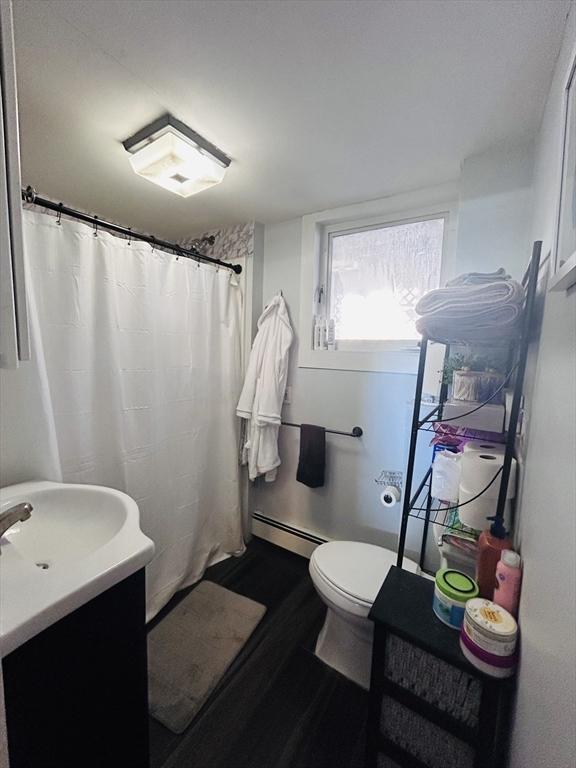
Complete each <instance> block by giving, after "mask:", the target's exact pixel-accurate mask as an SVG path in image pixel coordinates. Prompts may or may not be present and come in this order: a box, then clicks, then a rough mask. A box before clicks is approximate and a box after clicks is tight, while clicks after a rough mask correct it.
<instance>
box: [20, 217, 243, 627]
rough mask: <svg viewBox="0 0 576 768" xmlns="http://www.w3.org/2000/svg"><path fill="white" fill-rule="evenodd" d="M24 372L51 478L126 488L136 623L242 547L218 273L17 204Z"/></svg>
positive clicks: (228, 307) (235, 378) (231, 327)
mask: <svg viewBox="0 0 576 768" xmlns="http://www.w3.org/2000/svg"><path fill="white" fill-rule="evenodd" d="M24 230H25V253H26V262H27V279H28V293H29V305H30V306H29V312H30V319H31V328H32V343H33V350H34V355H35V361H34V368H33V370H34V371H35V376H37V378H38V380H39V381H38V382H37V384H38V389H39V390H40V392H41V400H42V403H43V412H44V413H43V415H44V422H45V423H44V424H43V425H40V424H39V425H38V429H44V430H47V431H48V432H49V433H50V434H49V435H48V439H46V436H45V435H44V436H43V442H44V444H48V445H50V446H51V448H50V451H51V452H52V453H53V454H54V455H53V457H52V462H51V465H52V466H53V467H54V476H53V477H50V478H48V479H53V480H59V479H62V480H63V481H64V482H79V483H96V484H101V485H107V486H111V487H113V488H118V489H120V490H123V491H125V492H126V493H128V494H129V495H130V496H132V497H133V498H134V499H135V500H136V501H137V503H138V506H139V508H140V516H141V525H142V528H143V530H144V532H145V533H146V534H147V535H148V536H150V537H151V538H152V539H153V540H154V542H155V545H156V552H155V555H154V559H153V561H152V562H151V564H150V565H149V566H148V568H147V579H148V581H147V589H148V618H151V617H152V616H153V615H154V614H156V613H157V612H158V610H160V608H161V607H162V606H163V605H164V604H165V603H166V602H167V601H168V600H169V599H170V597H171V596H172V595H173V594H174V592H175V591H176V590H178V589H180V588H182V587H184V586H187V585H189V584H192V583H194V582H195V581H197V580H198V579H199V578H200V577H201V575H202V573H203V571H204V569H205V568H206V567H207V566H208V565H210V564H211V563H214V562H217V561H218V560H221V559H223V558H224V557H225V556H227V555H228V554H233V553H236V554H237V553H239V552H241V551H242V550H243V548H244V543H243V539H242V524H241V512H240V490H239V469H238V462H237V445H238V435H237V421H236V417H235V406H236V400H237V398H238V394H239V389H240V385H241V368H240V365H241V363H240V349H241V344H240V341H241V339H240V329H241V322H240V316H241V298H240V288H239V287H238V285H237V283H236V279H235V276H234V275H233V274H232V272H231V271H229V270H227V269H220V270H216V269H215V268H214V267H212V266H209V265H201V266H198V265H197V264H196V263H195V262H193V261H190V260H189V259H179V260H176V258H175V257H173V256H171V255H169V254H166V253H164V252H161V251H156V252H153V251H152V249H151V247H150V246H149V245H147V244H142V243H141V244H138V243H137V242H135V241H133V242H132V243H131V245H128V244H127V243H126V241H125V240H120V239H118V238H116V237H114V236H112V235H110V234H107V233H105V232H102V231H100V232H98V235H97V237H94V234H93V230H92V228H91V227H89V226H86V225H84V224H81V223H79V222H74V221H69V220H65V221H63V222H62V225H61V226H59V225H58V224H57V222H56V219H55V218H54V217H52V216H48V215H46V214H43V213H36V212H31V211H26V212H25V224H24Z"/></svg>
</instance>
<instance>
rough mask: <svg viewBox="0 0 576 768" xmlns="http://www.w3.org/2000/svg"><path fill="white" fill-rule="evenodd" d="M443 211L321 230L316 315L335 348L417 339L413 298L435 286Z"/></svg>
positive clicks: (369, 347)
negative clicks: (328, 327)
mask: <svg viewBox="0 0 576 768" xmlns="http://www.w3.org/2000/svg"><path fill="white" fill-rule="evenodd" d="M444 229H445V215H444V214H434V215H431V216H425V217H420V218H418V219H411V220H405V221H395V222H390V223H385V224H383V223H377V224H371V225H366V224H364V226H362V224H360V226H354V227H351V226H350V225H348V226H347V227H346V228H344V227H343V225H342V224H340V225H332V226H328V227H326V228H325V230H324V247H323V255H324V258H323V264H322V266H321V279H322V281H323V285H322V286H321V288H320V289H319V291H318V299H319V303H320V306H319V314H321V315H324V316H325V317H327V318H328V319H329V320H333V321H334V326H335V339H336V349H338V350H349V351H354V350H358V351H362V350H365V351H369V350H377V349H385V348H386V347H389V346H390V342H398V341H407V342H410V341H415V340H416V339H418V338H419V335H418V333H417V331H416V327H415V324H414V321H415V318H416V313H415V312H414V306H415V304H416V303H417V301H418V299H420V297H421V296H422V295H423V294H424V293H426V292H427V291H429V290H431V289H432V288H437V287H438V286H439V285H440V271H441V266H442V251H443V242H444Z"/></svg>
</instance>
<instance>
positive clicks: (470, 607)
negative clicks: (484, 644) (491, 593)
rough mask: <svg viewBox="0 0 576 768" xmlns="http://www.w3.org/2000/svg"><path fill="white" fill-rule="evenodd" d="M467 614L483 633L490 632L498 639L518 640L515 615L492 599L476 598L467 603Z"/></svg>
mask: <svg viewBox="0 0 576 768" xmlns="http://www.w3.org/2000/svg"><path fill="white" fill-rule="evenodd" d="M466 614H467V617H468V620H469V623H470V624H471V625H475V626H476V627H477V628H478V630H479V631H480V632H482V634H483V635H486V634H489V635H492V636H493V637H495V638H496V639H499V638H502V639H503V640H514V641H515V640H516V634H517V631H518V625H517V624H516V620H515V619H514V617H513V616H512V615H511V614H510V613H508V611H507V610H505V609H504V608H502V607H501V606H500V605H497V604H496V603H493V602H492V601H491V600H485V599H483V598H474V599H472V600H469V601H468V603H467V604H466Z"/></svg>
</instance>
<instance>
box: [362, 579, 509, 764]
mask: <svg viewBox="0 0 576 768" xmlns="http://www.w3.org/2000/svg"><path fill="white" fill-rule="evenodd" d="M433 592H434V582H433V581H430V580H429V579H425V578H424V577H422V576H417V575H416V574H413V573H409V572H408V571H404V570H402V569H400V568H395V567H393V568H391V569H390V572H389V573H388V576H387V578H386V581H385V582H384V584H383V585H382V588H381V589H380V592H379V593H378V596H377V598H376V600H375V602H374V605H373V606H372V610H371V612H370V618H371V620H372V621H373V622H374V649H373V654H372V677H371V683H370V709H369V717H368V746H367V756H366V766H367V768H400V767H405V768H505V766H506V762H507V746H508V736H509V730H510V711H511V704H512V695H513V689H514V680H513V679H512V678H509V679H507V680H496V679H494V678H491V677H488V676H486V675H484V674H482V673H481V672H479V671H478V670H477V669H476V668H475V667H473V666H472V665H471V664H469V663H468V661H467V660H466V659H465V658H464V656H463V654H462V652H461V650H460V644H459V633H458V632H457V631H455V630H454V629H451V628H449V627H447V626H445V625H444V624H443V623H442V622H441V621H439V619H437V618H436V616H435V615H434V613H433V611H432V595H433Z"/></svg>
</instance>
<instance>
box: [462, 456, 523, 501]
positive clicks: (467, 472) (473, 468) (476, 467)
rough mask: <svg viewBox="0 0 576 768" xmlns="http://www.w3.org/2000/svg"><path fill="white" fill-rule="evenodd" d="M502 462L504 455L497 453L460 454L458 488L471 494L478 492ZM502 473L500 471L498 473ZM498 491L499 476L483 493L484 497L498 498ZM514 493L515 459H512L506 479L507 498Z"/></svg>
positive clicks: (487, 482)
mask: <svg viewBox="0 0 576 768" xmlns="http://www.w3.org/2000/svg"><path fill="white" fill-rule="evenodd" d="M503 464H504V455H503V454H497V453H477V452H476V451H467V452H466V453H464V454H463V456H462V474H461V476H460V488H463V489H464V490H466V491H468V492H469V493H471V494H472V495H475V494H477V493H480V491H483V490H484V488H486V487H487V486H488V485H489V483H490V482H491V481H492V480H493V479H494V476H495V475H496V474H497V472H498V470H499V469H501V467H502V465H503ZM500 474H502V473H500ZM499 491H500V476H498V477H497V478H496V480H494V482H493V483H492V485H491V486H490V487H489V488H488V489H487V490H486V491H485V492H484V493H483V496H484V497H485V498H486V499H494V498H498V493H499ZM515 493H516V460H515V459H512V466H511V467H510V479H509V481H508V490H507V493H506V498H507V499H513V498H514V496H515Z"/></svg>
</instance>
